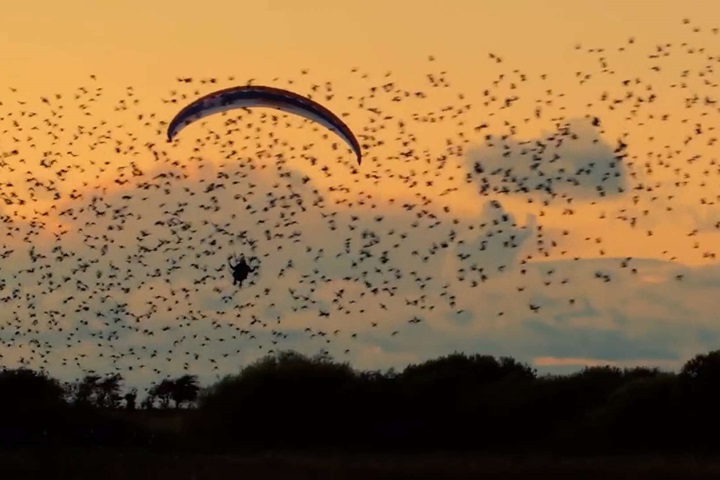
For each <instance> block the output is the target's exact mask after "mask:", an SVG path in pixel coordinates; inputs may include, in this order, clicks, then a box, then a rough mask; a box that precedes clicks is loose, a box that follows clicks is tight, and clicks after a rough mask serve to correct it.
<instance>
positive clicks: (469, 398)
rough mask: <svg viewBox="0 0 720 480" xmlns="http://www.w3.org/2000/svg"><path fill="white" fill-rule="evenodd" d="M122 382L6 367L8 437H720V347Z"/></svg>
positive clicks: (168, 440) (301, 365)
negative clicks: (594, 360) (541, 371)
mask: <svg viewBox="0 0 720 480" xmlns="http://www.w3.org/2000/svg"><path fill="white" fill-rule="evenodd" d="M123 384H124V381H123V377H122V375H121V374H120V373H113V374H109V375H104V376H103V375H96V374H93V375H86V376H84V377H83V378H81V379H78V380H76V381H73V382H67V383H62V382H60V381H58V380H57V379H54V378H53V377H51V376H49V375H48V374H47V373H45V372H39V371H34V370H31V369H27V368H20V369H3V371H2V372H0V445H2V446H4V447H12V446H23V445H35V446H52V445H57V444H63V445H68V444H78V445H92V446H95V447H99V446H113V445H124V446H130V447H132V446H142V447H151V448H181V449H211V450H213V451H218V450H224V449H231V450H235V449H308V448H310V449H316V448H321V449H360V450H372V449H378V448H382V449H383V450H388V449H389V450H398V451H401V450H423V449H431V450H437V449H449V450H463V449H466V450H484V451H492V452H557V453H575V452H577V453H589V452H597V453H612V452H630V451H632V452H642V451H653V452H657V451H658V450H660V451H668V452H677V451H692V452H698V451H702V450H705V451H708V452H710V451H715V450H716V449H717V448H718V447H720V437H718V436H717V435H715V434H714V432H715V431H716V428H717V427H718V426H720V408H718V407H719V406H720V350H716V351H712V352H709V353H705V354H700V355H697V356H695V357H694V358H692V359H690V360H689V361H687V362H686V363H685V364H684V365H683V367H682V369H681V370H680V372H677V373H676V372H669V371H663V370H661V369H658V368H648V367H633V368H622V369H621V368H617V367H613V366H601V367H587V368H584V369H582V370H581V371H579V372H576V373H572V374H567V375H538V373H537V371H536V370H535V369H534V368H533V367H531V366H530V365H528V364H526V363H523V362H520V361H517V360H515V359H513V358H511V357H499V358H496V357H493V356H489V355H480V354H473V355H466V354H464V353H453V354H450V355H446V356H442V357H439V358H435V359H431V360H428V361H425V362H422V363H419V364H412V365H409V366H407V367H406V368H405V369H404V370H402V371H401V372H398V371H395V370H392V369H390V370H387V371H385V372H382V371H361V370H356V369H354V368H352V367H351V366H350V364H348V363H346V362H345V363H344V362H337V361H335V360H333V359H332V358H331V357H329V356H327V355H317V356H314V357H308V356H305V355H302V354H299V353H297V352H294V351H283V352H279V353H275V354H271V355H268V356H266V357H264V358H261V359H259V360H258V361H256V362H254V363H252V364H250V365H248V366H247V367H245V368H243V369H242V370H240V371H239V372H238V373H237V374H234V375H229V376H226V377H225V378H223V379H221V380H220V381H218V382H216V383H214V384H211V385H207V386H204V387H203V386H201V385H200V384H199V382H198V379H197V376H195V375H190V374H188V375H183V376H180V377H177V378H174V379H167V378H166V379H164V380H162V381H160V382H158V383H156V384H155V385H153V386H152V388H150V389H149V392H148V395H147V397H146V398H145V399H144V400H143V401H142V402H139V403H138V401H137V396H138V394H137V390H136V389H125V387H124V385H123ZM163 421H164V422H165V427H163V428H159V427H158V426H157V425H158V424H162V422H163ZM168 425H170V426H171V427H168Z"/></svg>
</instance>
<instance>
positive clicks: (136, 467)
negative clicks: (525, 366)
mask: <svg viewBox="0 0 720 480" xmlns="http://www.w3.org/2000/svg"><path fill="white" fill-rule="evenodd" d="M0 478H2V479H3V480H5V479H7V480H10V479H23V480H29V479H41V478H42V479H53V480H60V479H68V480H69V479H72V480H84V479H88V480H90V479H92V480H98V479H100V480H125V479H128V480H130V479H132V480H143V479H148V480H150V479H152V480H163V479H169V480H170V479H171V480H185V479H188V480H189V479H193V480H205V479H212V480H223V479H263V480H275V479H278V480H280V479H283V480H285V479H293V480H300V479H315V480H323V479H347V480H355V479H357V480H360V479H362V480H385V479H388V480H389V479H424V480H425V479H427V480H430V479H433V480H441V479H443V480H445V479H447V480H453V479H500V480H502V479H514V480H518V479H540V478H541V479H583V480H594V479H598V480H600V479H603V480H624V479H634V480H641V479H642V480H644V479H648V480H650V479H652V480H662V479H677V480H694V479H717V478H720V459H712V458H703V459H699V458H691V457H687V456H686V457H665V456H643V457H639V456H637V457H598V458H565V459H552V458H548V457H532V456H517V457H513V456H488V455H477V456H473V455H470V454H463V455H460V454H458V455H455V454H434V455H422V456H420V455H392V456H390V455H384V454H372V455H371V454H362V455H360V454H353V455H350V454H348V455H342V454H332V455H330V454H326V455H321V454H313V455H309V454H292V453H273V454H264V455H257V454H256V455H246V454H237V455H210V454H170V453H152V452H143V451H137V450H135V451H133V450H120V449H101V448H98V449H91V448H88V449H55V450H52V451H32V450H17V451H4V452H0Z"/></svg>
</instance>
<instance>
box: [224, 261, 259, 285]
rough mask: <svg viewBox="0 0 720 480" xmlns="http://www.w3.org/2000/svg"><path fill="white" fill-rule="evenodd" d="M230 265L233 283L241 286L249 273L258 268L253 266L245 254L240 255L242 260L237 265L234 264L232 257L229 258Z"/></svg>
mask: <svg viewBox="0 0 720 480" xmlns="http://www.w3.org/2000/svg"><path fill="white" fill-rule="evenodd" d="M228 265H229V266H230V269H231V270H232V276H233V285H239V286H241V287H242V284H243V282H244V281H245V279H246V278H247V277H248V275H249V274H250V273H252V272H254V271H255V270H256V268H257V267H252V268H251V267H250V265H248V263H247V261H246V260H245V256H242V257H240V260H239V261H238V262H237V263H236V264H235V265H233V264H232V257H230V258H228Z"/></svg>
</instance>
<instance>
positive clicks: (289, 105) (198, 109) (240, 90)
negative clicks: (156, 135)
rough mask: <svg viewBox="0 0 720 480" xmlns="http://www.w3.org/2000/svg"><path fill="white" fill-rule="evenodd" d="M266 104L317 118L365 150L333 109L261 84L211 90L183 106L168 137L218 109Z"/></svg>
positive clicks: (355, 147)
mask: <svg viewBox="0 0 720 480" xmlns="http://www.w3.org/2000/svg"><path fill="white" fill-rule="evenodd" d="M249 107H265V108H273V109H276V110H281V111H284V112H288V113H293V114H296V115H300V116H302V117H305V118H307V119H309V120H313V121H314V122H317V123H319V124H321V125H323V126H325V127H326V128H328V129H329V130H331V131H333V132H335V133H336V134H337V135H339V136H340V137H341V138H342V139H343V140H345V142H346V143H347V144H348V145H349V146H350V148H351V149H352V150H353V152H355V155H356V156H357V160H358V165H359V164H360V163H361V160H362V151H361V149H360V144H359V143H358V141H357V139H356V138H355V135H354V134H353V133H352V131H351V130H350V128H349V127H348V126H347V125H346V124H345V123H344V122H343V121H342V120H341V119H340V118H339V117H338V116H337V115H335V114H334V113H332V112H331V111H330V110H328V109H327V108H325V107H323V106H322V105H320V104H319V103H317V102H316V101H314V100H312V99H310V98H307V97H304V96H302V95H300V94H297V93H295V92H291V91H289V90H283V89H280V88H275V87H266V86H261V85H246V86H240V87H231V88H226V89H223V90H218V91H216V92H212V93H209V94H207V95H205V96H203V97H200V98H198V99H197V100H195V101H194V102H192V103H190V104H189V105H187V106H186V107H184V108H183V109H182V110H180V111H179V112H178V113H177V115H175V118H173V119H172V121H171V122H170V124H169V125H168V130H167V136H168V141H172V139H173V138H174V137H175V135H177V134H178V132H179V131H180V130H182V129H183V128H184V127H186V126H187V125H189V124H191V123H193V122H195V121H197V120H199V119H201V118H204V117H207V116H208V115H212V114H214V113H218V112H224V111H227V110H231V109H235V108H249Z"/></svg>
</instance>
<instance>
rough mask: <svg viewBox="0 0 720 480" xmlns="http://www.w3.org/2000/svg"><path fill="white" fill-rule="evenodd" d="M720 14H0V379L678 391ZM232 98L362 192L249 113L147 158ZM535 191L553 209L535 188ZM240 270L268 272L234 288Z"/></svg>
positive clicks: (210, 123)
mask: <svg viewBox="0 0 720 480" xmlns="http://www.w3.org/2000/svg"><path fill="white" fill-rule="evenodd" d="M719 16H720V3H718V2H716V1H711V0H705V1H700V0H686V1H683V2H677V1H676V0H655V1H652V2H649V1H648V2H644V1H634V2H628V1H621V0H617V1H616V0H605V1H603V2H597V1H585V0H582V1H578V0H572V1H570V0H555V1H553V2H538V1H535V0H502V1H499V0H498V1H485V2H480V1H461V0H449V1H446V2H438V1H430V0H413V1H409V0H408V1H406V0H394V1H387V0H385V1H380V0H364V1H342V2H337V1H326V0H322V1H321V0H306V1H303V2H300V1H291V0H283V1H279V0H275V1H260V0H256V1H253V2H238V1H229V0H227V1H226V0H222V1H221V0H206V1H204V2H190V1H186V0H174V1H166V0H153V1H143V2H141V1H138V0H125V1H123V2H109V1H108V2H97V1H90V0H66V1H64V2H56V1H49V0H42V1H40V0H34V1H33V0H28V1H26V2H12V3H11V4H8V5H6V6H3V13H2V15H1V16H0V58H2V59H3V62H4V64H5V65H4V66H5V68H3V75H2V78H0V133H1V134H0V169H1V170H2V175H1V176H0V185H2V190H0V192H2V193H1V194H0V198H2V200H4V202H0V215H2V218H3V219H4V227H5V228H6V231H7V234H6V236H5V239H4V241H3V244H2V245H0V248H1V249H2V250H1V251H0V255H1V256H2V258H1V259H0V271H2V272H3V273H2V279H1V281H2V285H1V286H2V289H0V297H2V299H3V301H4V303H5V306H6V308H5V309H4V313H2V314H0V340H2V341H3V342H4V346H0V353H1V354H2V358H0V360H2V362H3V364H4V365H6V366H8V367H14V366H17V365H19V364H25V365H27V366H30V367H33V368H39V367H40V366H44V367H45V368H47V370H48V371H49V372H50V373H52V374H53V375H55V376H57V377H59V378H63V379H70V378H75V377H77V376H80V375H82V374H83V373H85V372H87V371H89V370H95V371H97V372H100V373H105V372H110V371H112V369H113V368H118V369H119V371H121V372H122V373H123V374H124V375H125V376H126V378H127V379H128V383H129V384H136V385H145V384H148V383H149V382H150V381H153V380H156V379H157V378H159V375H160V374H159V372H162V375H163V376H164V375H166V374H169V375H177V374H182V373H184V371H185V369H187V371H189V372H190V373H197V374H199V375H200V377H201V379H202V380H203V381H204V382H209V381H211V380H214V379H215V378H217V377H218V376H221V375H224V374H229V373H233V372H236V371H237V370H238V369H239V368H240V367H242V366H243V365H246V364H247V363H248V362H250V361H252V360H253V359H255V358H258V357H259V356H262V355H264V354H265V353H267V352H268V351H269V350H273V349H274V350H275V351H277V350H280V349H286V348H292V349H296V350H299V351H302V352H305V353H308V354H314V353H317V352H318V351H320V350H321V349H325V350H327V351H328V352H329V353H330V354H332V355H333V356H334V357H335V358H336V359H338V360H346V361H349V362H351V364H352V365H353V366H356V367H358V368H373V369H374V368H383V369H384V368H388V367H391V366H394V367H396V368H402V367H404V366H405V365H407V364H408V363H416V362H420V361H423V360H425V359H427V358H431V357H436V356H439V355H443V354H448V353H451V352H453V351H456V350H457V351H464V352H467V353H476V352H477V353H484V354H491V355H509V356H513V357H516V358H518V359H520V360H523V361H527V362H530V363H532V364H533V365H535V366H536V367H538V368H539V369H541V370H542V371H550V372H562V371H568V370H572V369H577V368H581V367H582V366H584V365H597V364H613V365H618V366H631V365H652V366H659V367H662V368H668V369H677V368H679V367H680V366H681V365H682V363H683V362H684V361H686V360H687V359H689V358H690V357H692V356H693V355H695V354H697V353H702V352H705V351H708V350H712V349H715V348H717V347H718V345H719V340H720V318H719V317H718V308H717V307H718V305H720V303H718V302H717V301H716V298H717V294H718V293H719V292H720V266H719V264H718V259H717V256H716V252H717V249H718V241H719V240H720V207H719V205H720V177H719V175H720V160H718V159H717V158H718V157H719V156H718V154H717V150H718V145H717V143H716V141H715V139H714V137H715V136H717V135H718V133H717V132H716V131H715V126H716V125H717V124H718V122H717V118H718V112H719V111H720V108H719V107H720V92H719V91H718V88H717V82H718V78H717V72H716V69H717V68H718V64H720V33H718V31H717V28H718V27H720V24H717V25H716V24H713V23H712V22H713V21H714V19H717V18H719ZM428 75H430V76H431V77H432V78H429V77H428ZM178 78H192V79H193V81H192V82H191V83H183V82H178ZM211 78H212V79H215V80H214V82H213V83H210V82H209V81H207V80H208V79H211ZM251 79H252V81H253V83H255V84H262V85H272V86H277V87H281V88H286V89H291V90H294V91H296V92H298V93H300V94H303V95H313V98H315V99H316V100H318V101H319V102H321V103H322V104H323V105H325V106H327V107H328V108H330V109H331V110H333V111H334V112H336V113H338V114H339V115H340V116H342V118H343V119H344V121H345V122H346V123H347V124H348V125H349V126H350V128H351V129H352V130H353V131H355V133H356V135H357V136H358V137H359V138H360V139H361V143H363V144H364V146H365V148H364V152H363V156H364V160H363V163H362V165H361V166H360V167H357V169H356V171H354V170H353V168H354V167H353V166H352V162H353V158H352V155H351V154H350V153H349V152H348V151H347V149H346V148H345V146H344V145H343V144H341V145H340V146H339V148H338V149H337V150H333V149H332V148H331V147H332V144H333V143H335V142H337V143H341V141H340V140H339V139H338V138H336V137H334V136H333V134H331V133H330V134H328V132H326V131H324V130H323V129H322V128H321V127H320V128H318V127H317V126H312V125H311V124H309V123H307V122H306V121H304V120H302V119H300V118H298V117H283V115H284V114H280V113H278V112H270V111H265V110H262V111H261V110H257V111H252V112H250V113H248V112H244V111H240V110H238V111H235V112H232V113H229V114H227V115H216V116H213V117H209V118H207V119H205V120H203V121H200V122H197V123H196V124H193V125H190V126H188V127H187V128H185V129H184V130H183V131H182V132H181V134H179V135H178V138H177V139H176V140H175V141H174V142H173V143H172V144H170V143H167V142H166V137H165V129H166V123H161V122H169V121H170V119H171V118H172V117H173V116H174V114H175V113H176V112H177V111H178V110H179V109H180V108H182V106H183V105H184V104H185V103H188V102H190V101H192V100H193V99H194V98H196V97H198V96H200V95H204V94H207V93H209V92H211V91H213V90H215V89H219V88H224V87H229V86H233V85H242V84H245V83H247V82H248V81H250V80H251ZM433 82H434V84H433ZM389 84H392V85H389ZM313 86H316V87H313ZM384 86H386V87H387V88H384ZM328 87H330V88H328ZM314 91H315V93H313V92H314ZM486 91H487V93H486ZM373 92H374V93H373ZM404 92H407V93H408V94H407V95H405V94H404ZM416 92H423V97H424V98H421V97H420V96H418V95H415V93H416ZM394 97H398V98H395V99H394ZM172 100H174V102H173V101H172ZM263 115H265V116H263ZM269 115H279V116H280V117H281V121H280V123H279V124H277V125H272V124H271V123H270V121H269V119H268V116H269ZM228 119H235V120H237V123H236V124H235V125H234V126H229V125H227V124H225V123H224V122H226V121H227V120H228ZM401 123H402V124H403V126H402V127H401V126H400V124H401ZM249 124H252V126H250V125H249ZM481 126H482V128H479V127H481ZM228 128H234V129H237V130H236V131H234V132H230V133H227V130H228ZM564 129H565V130H564ZM568 129H569V131H570V133H569V134H568V133H567V130H568ZM563 131H564V132H565V133H564V134H563V133H562V132H563ZM573 134H574V137H575V138H573V139H572V140H571V139H570V136H571V135H573ZM248 135H249V137H248V138H246V136H248ZM487 135H492V138H490V139H488V138H487V137H486V136H487ZM558 135H560V136H564V137H565V138H566V140H565V141H564V143H563V145H561V146H555V145H554V144H555V142H556V141H557V137H558ZM228 141H233V142H234V143H233V144H229V143H227V142H228ZM273 141H274V143H273ZM621 141H622V143H623V144H625V145H626V146H627V148H626V149H625V150H623V149H620V150H618V147H619V145H620V142H621ZM539 143H543V144H544V145H545V147H547V148H546V149H540V148H539V146H538V144H539ZM543 148H544V147H543ZM409 149H412V152H409V153H408V150H409ZM231 150H237V151H239V153H238V154H237V155H235V156H232V157H228V153H229V152H230V151H231ZM523 150H525V152H524V153H521V152H523ZM534 154H535V155H538V156H539V158H540V157H541V158H542V162H541V165H542V166H541V167H540V168H531V167H530V162H529V160H530V157H531V156H532V155H534ZM310 156H311V157H315V158H317V164H313V162H311V161H309V157H310ZM554 156H555V157H554ZM618 156H620V157H621V158H617V157H618ZM53 159H54V160H56V161H55V162H54V163H48V162H51V161H52V160H53ZM478 164H479V165H481V166H482V170H483V171H482V172H479V171H478V170H477V165H478ZM510 167H512V169H513V173H512V174H508V173H504V171H505V170H506V169H508V168H510ZM322 168H325V170H323V169H322ZM63 170H64V171H63ZM133 171H134V172H136V173H132V172H133ZM58 172H59V173H58ZM158 175H160V176H158ZM468 175H469V176H468ZM466 177H467V178H468V180H467V181H466ZM551 177H556V178H555V180H554V182H555V183H554V184H553V185H554V188H555V192H556V194H555V196H554V197H553V196H552V195H549V194H548V193H546V192H545V193H544V192H541V191H535V190H533V189H532V188H533V187H535V186H537V185H539V184H543V182H545V181H547V179H548V178H551ZM483 178H484V180H483ZM567 178H577V179H578V181H577V183H576V184H574V185H571V184H570V183H569V182H568V181H567V180H566V179H567ZM303 179H304V180H303ZM218 182H219V183H223V184H224V186H223V187H222V188H217V189H212V188H210V189H208V186H209V185H211V184H213V183H218ZM513 182H514V183H513ZM521 185H526V186H527V185H529V186H530V187H531V188H530V190H529V191H520V190H519V189H518V187H520V186H521ZM191 192H192V193H191ZM289 194H294V195H295V197H292V198H288V195H289ZM283 196H285V197H284V198H279V197H283ZM318 196H321V197H323V198H324V201H322V202H318V201H317V198H318ZM212 197H215V198H214V199H213V198H212ZM273 198H275V200H272V199H273ZM296 198H302V199H303V204H304V208H303V209H300V208H299V207H298V205H297V202H296V200H295V199H296ZM21 200H22V201H21ZM404 204H405V205H408V204H414V207H404V206H403V205H404ZM279 205H284V206H279ZM263 208H266V210H263ZM96 210H100V211H104V212H105V213H104V214H100V215H98V214H96V213H95V211H96ZM113 210H115V211H113ZM290 212H292V214H291V213H290ZM418 212H422V214H421V215H420V214H418ZM504 215H505V217H503V216H504ZM378 216H382V217H383V218H382V219H380V220H378ZM353 217H356V218H353ZM158 222H160V223H158ZM413 222H416V223H415V225H413ZM631 223H632V225H633V226H631ZM266 230H267V231H269V235H270V237H271V238H272V240H270V241H266V240H265V239H266V235H267V234H266ZM241 232H245V233H244V237H242V238H241V237H239V236H238V234H241ZM391 232H392V233H391ZM403 233H404V234H405V235H401V234H403ZM273 235H276V236H275V237H273ZM253 241H254V242H255V250H254V251H251V245H250V243H252V242H253ZM248 242H250V243H248ZM368 242H369V244H368ZM103 246H104V247H103ZM154 247H156V248H154ZM31 249H32V250H31ZM368 252H370V254H368ZM384 252H385V253H386V254H384ZM240 253H245V254H246V255H248V256H254V257H257V260H256V261H257V262H258V264H259V273H258V274H257V275H254V276H252V277H251V280H252V283H250V284H246V285H245V286H244V287H243V288H241V289H238V288H237V287H233V286H232V284H231V278H230V275H229V272H228V270H227V268H226V267H225V264H226V260H227V256H228V255H230V254H240ZM717 253H720V252H717ZM36 254H39V255H41V257H40V258H38V259H36V260H35V261H33V260H32V258H33V257H34V256H35V255H36ZM42 255H44V256H45V257H44V258H43V257H42ZM383 257H387V258H386V259H385V260H383ZM423 257H426V258H423ZM628 257H632V259H631V260H627V258H628ZM576 258H577V259H576ZM574 259H576V260H574ZM289 260H292V267H289V268H288V267H287V264H288V261H289ZM353 263H355V264H356V265H355V266H353ZM83 264H86V265H85V266H82V265H83ZM478 269H482V270H480V271H478ZM632 269H635V271H634V272H633V271H632ZM50 270H52V273H53V276H52V277H50V276H49V272H50ZM363 270H364V271H365V272H366V273H364V274H363V273H362V271H363ZM281 272H282V273H283V274H282V276H279V274H280V273H281ZM482 275H485V276H486V278H484V279H483V278H481V277H482ZM63 277H66V278H67V279H68V280H62V278H63ZM473 282H475V284H473ZM373 288H377V289H378V290H377V291H376V292H372V290H373ZM183 289H185V290H184V291H183ZM266 289H267V291H266ZM340 290H342V293H341V294H339V295H338V292H339V291H340ZM536 307H538V308H536ZM321 311H322V312H329V315H328V316H324V315H319V312H321ZM416 318H419V319H420V321H419V322H418V323H412V322H410V323H409V320H412V319H416ZM60 329H62V330H60ZM353 335H354V336H353ZM233 337H235V338H233ZM129 367H132V368H133V369H132V370H129Z"/></svg>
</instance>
